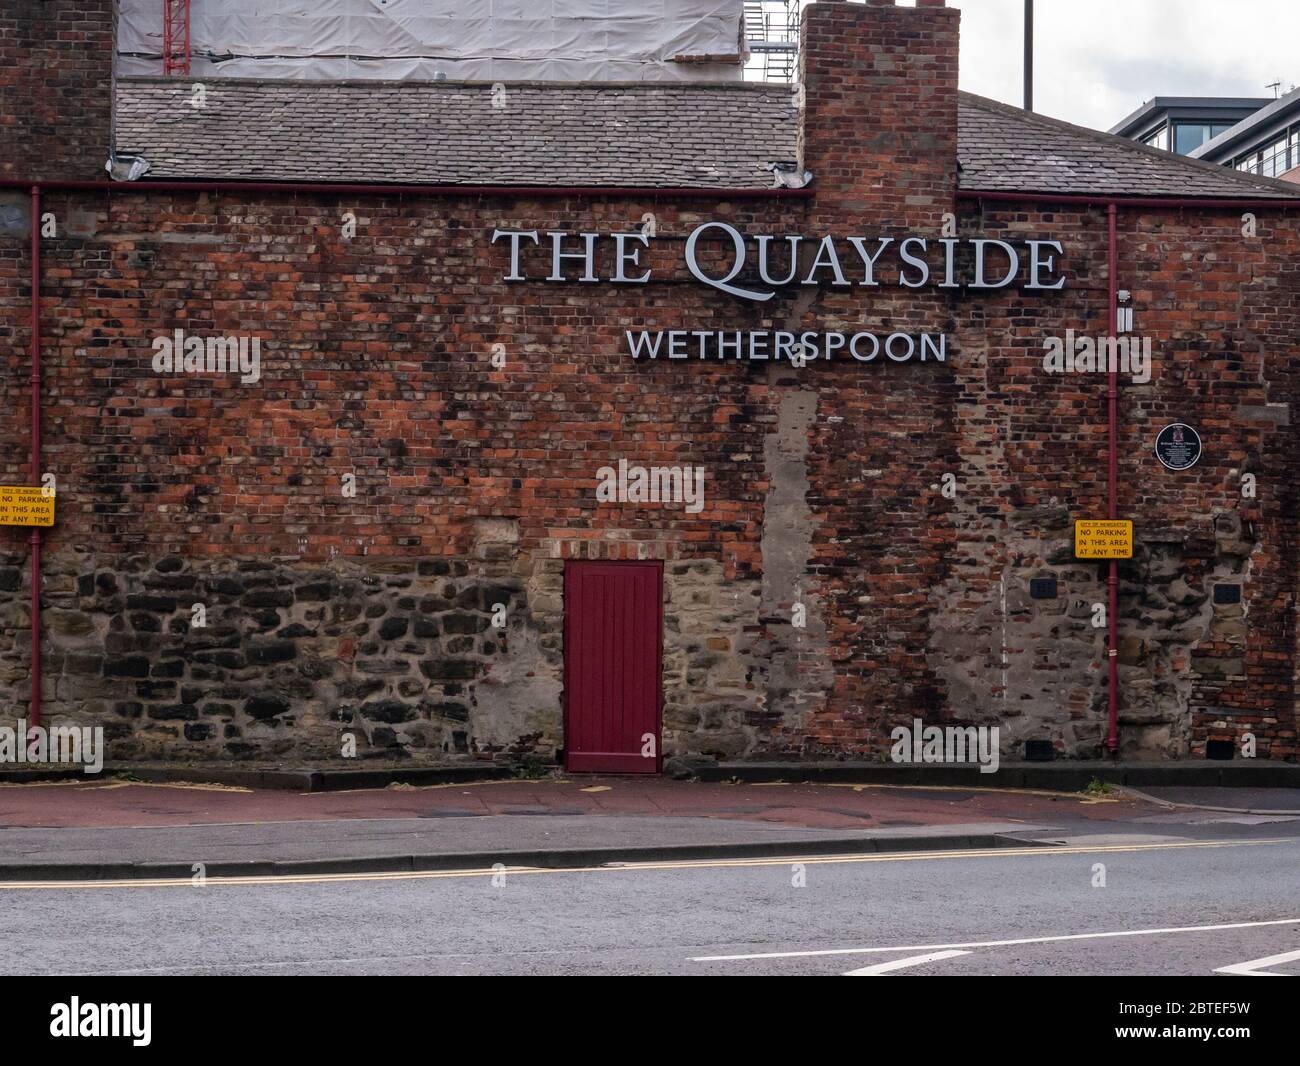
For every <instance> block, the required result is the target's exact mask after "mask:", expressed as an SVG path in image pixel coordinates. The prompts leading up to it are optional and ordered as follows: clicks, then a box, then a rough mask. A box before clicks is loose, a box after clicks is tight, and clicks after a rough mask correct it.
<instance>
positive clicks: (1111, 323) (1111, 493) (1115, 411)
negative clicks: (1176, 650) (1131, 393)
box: [1106, 201, 1119, 757]
mask: <svg viewBox="0 0 1300 1066" xmlns="http://www.w3.org/2000/svg"><path fill="white" fill-rule="evenodd" d="M1115 215H1116V208H1115V204H1114V202H1113V201H1112V202H1111V203H1110V204H1108V205H1107V206H1106V243H1107V254H1106V263H1107V274H1108V282H1107V284H1108V286H1109V288H1110V295H1109V298H1108V300H1107V303H1108V304H1109V305H1110V306H1109V310H1108V312H1107V315H1106V329H1107V331H1108V335H1109V336H1111V337H1114V336H1115V334H1116V332H1117V331H1118V327H1119V311H1118V307H1119V303H1118V293H1119V282H1118V274H1119V248H1118V245H1117V242H1116V238H1115ZM1106 408H1107V415H1106V418H1107V425H1108V427H1109V429H1108V432H1107V434H1106V436H1107V437H1108V439H1109V445H1110V457H1109V463H1108V465H1107V473H1106V517H1107V518H1118V517H1119V368H1118V367H1117V366H1115V365H1114V364H1113V363H1112V364H1111V366H1110V369H1109V370H1108V371H1107V373H1106ZM1106 588H1107V591H1108V592H1109V597H1108V599H1109V604H1108V606H1107V607H1106V658H1107V660H1108V662H1109V668H1110V708H1109V719H1110V726H1109V728H1108V730H1107V732H1106V748H1107V750H1109V751H1110V753H1111V756H1112V757H1113V756H1114V755H1116V754H1117V753H1118V751H1119V561H1118V560H1116V559H1112V560H1111V561H1110V572H1109V574H1108V575H1107V576H1106Z"/></svg>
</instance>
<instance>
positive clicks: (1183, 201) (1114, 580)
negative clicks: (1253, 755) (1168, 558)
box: [957, 189, 1300, 756]
mask: <svg viewBox="0 0 1300 1066" xmlns="http://www.w3.org/2000/svg"><path fill="white" fill-rule="evenodd" d="M957 199H958V200H991V201H995V202H999V203H1026V202H1029V203H1033V202H1038V203H1048V204H1078V205H1080V206H1092V207H1101V206H1104V207H1105V208H1106V264H1107V273H1108V275H1109V276H1108V279H1107V288H1108V290H1109V295H1108V299H1107V303H1108V304H1109V307H1108V308H1107V316H1106V321H1107V328H1108V330H1109V332H1110V336H1112V337H1113V336H1115V334H1116V331H1117V329H1118V322H1119V310H1118V308H1119V302H1118V295H1119V280H1118V279H1119V243H1118V240H1117V237H1116V215H1117V213H1118V209H1119V208H1120V207H1166V208H1168V207H1173V208H1184V207H1198V208H1236V209H1239V210H1246V209H1249V208H1270V207H1279V208H1296V207H1300V196H1297V197H1296V198H1295V199H1283V198H1279V199H1276V200H1230V199H1210V198H1199V199H1198V198H1197V197H1194V196H1190V197H1188V196H1177V197H1165V196H1126V197H1099V196H1079V195H1073V194H1068V193H1035V192H978V191H976V190H974V189H958V190H957ZM1106 407H1107V423H1108V433H1107V435H1108V442H1107V444H1108V451H1109V455H1108V457H1107V458H1108V462H1107V471H1106V516H1107V517H1108V518H1118V517H1119V373H1118V371H1117V370H1111V371H1109V373H1108V374H1107V376H1106ZM1106 590H1107V599H1108V601H1109V602H1108V604H1107V607H1106V660H1107V667H1108V671H1107V672H1108V678H1109V680H1108V689H1109V699H1108V703H1109V707H1108V713H1107V728H1106V748H1107V750H1108V751H1109V752H1110V754H1111V755H1112V756H1117V755H1118V754H1119V563H1118V562H1117V561H1116V560H1114V559H1112V560H1111V561H1110V572H1109V574H1108V575H1107V577H1106Z"/></svg>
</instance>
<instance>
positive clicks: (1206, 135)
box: [1174, 122, 1232, 155]
mask: <svg viewBox="0 0 1300 1066" xmlns="http://www.w3.org/2000/svg"><path fill="white" fill-rule="evenodd" d="M1231 128H1232V124H1231V123H1223V122H1179V123H1177V124H1176V125H1175V126H1174V151H1175V152H1177V153H1178V154H1179V155H1187V154H1188V153H1189V152H1193V151H1195V150H1196V149H1197V148H1199V147H1200V146H1201V145H1203V144H1204V143H1205V142H1206V141H1208V140H1212V139H1213V138H1215V137H1217V136H1218V135H1219V134H1220V133H1222V132H1223V131H1224V130H1226V129H1231Z"/></svg>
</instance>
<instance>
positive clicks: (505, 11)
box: [117, 0, 743, 82]
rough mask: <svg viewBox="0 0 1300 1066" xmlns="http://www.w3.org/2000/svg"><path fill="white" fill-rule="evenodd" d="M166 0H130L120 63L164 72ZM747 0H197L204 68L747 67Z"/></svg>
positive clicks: (196, 57)
mask: <svg viewBox="0 0 1300 1066" xmlns="http://www.w3.org/2000/svg"><path fill="white" fill-rule="evenodd" d="M162 9H163V5H162V0H121V10H120V15H119V19H118V32H117V53H118V55H117V63H118V73H119V74H123V75H149V74H161V73H162ZM742 9H743V4H742V0H192V4H191V8H190V52H191V61H190V75H191V77H207V78H216V77H227V78H292V79H297V80H309V81H310V80H321V81H327V80H352V79H365V78H374V79H389V80H412V81H420V80H429V81H432V80H436V79H439V78H447V79H450V80H453V81H460V80H471V81H571V82H573V81H576V82H588V81H698V80H702V79H703V80H708V81H718V80H737V81H738V80H740V79H741V78H742V77H743V67H742V66H741V60H742V56H741V52H742V46H741V36H742V23H743V10H742Z"/></svg>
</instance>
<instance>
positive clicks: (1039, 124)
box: [957, 93, 1300, 199]
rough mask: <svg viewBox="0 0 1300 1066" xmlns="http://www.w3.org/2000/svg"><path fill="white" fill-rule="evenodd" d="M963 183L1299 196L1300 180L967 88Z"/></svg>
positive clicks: (960, 149)
mask: <svg viewBox="0 0 1300 1066" xmlns="http://www.w3.org/2000/svg"><path fill="white" fill-rule="evenodd" d="M957 157H958V159H959V160H960V162H961V176H960V179H959V181H958V184H959V185H960V186H961V188H963V189H973V190H981V189H982V190H987V191H993V190H1001V191H1006V192H1058V193H1082V194H1086V195H1092V194H1097V195H1104V196H1205V197H1236V196H1242V197H1257V198H1269V199H1272V198H1274V197H1277V198H1286V197H1300V185H1293V184H1289V183H1288V182H1284V181H1277V180H1275V179H1273V178H1261V177H1258V176H1256V175H1253V174H1244V173H1242V172H1241V171H1237V170H1233V169H1231V168H1229V167H1222V166H1218V165H1216V164H1214V163H1203V162H1200V161H1198V160H1193V159H1188V158H1187V157H1186V156H1180V155H1176V154H1175V153H1173V152H1166V151H1163V150H1161V149H1159V148H1150V147H1148V146H1147V145H1144V144H1138V143H1136V142H1134V141H1130V140H1128V139H1127V138H1124V137H1115V136H1112V135H1111V134H1109V133H1101V132H1100V131H1098V130H1090V129H1086V128H1085V127H1083V126H1074V125H1071V124H1070V123H1068V122H1061V121H1060V120H1059V119H1054V118H1048V117H1047V116H1045V115H1038V114H1030V113H1028V112H1025V111H1022V110H1021V109H1020V108H1018V107H1010V106H1009V105H1007V104H1002V103H999V102H998V101H996V100H988V99H985V98H984V97H982V96H974V95H972V94H970V93H962V94H961V98H960V100H959V102H958V104H957Z"/></svg>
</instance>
